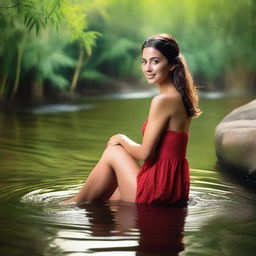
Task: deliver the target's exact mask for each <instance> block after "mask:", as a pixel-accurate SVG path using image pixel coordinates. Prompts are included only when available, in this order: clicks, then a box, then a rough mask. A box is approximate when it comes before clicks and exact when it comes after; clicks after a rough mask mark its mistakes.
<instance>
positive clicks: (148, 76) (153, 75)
mask: <svg viewBox="0 0 256 256" xmlns="http://www.w3.org/2000/svg"><path fill="white" fill-rule="evenodd" d="M145 75H146V77H147V78H148V79H152V78H154V77H155V74H145Z"/></svg>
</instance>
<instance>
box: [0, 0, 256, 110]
mask: <svg viewBox="0 0 256 256" xmlns="http://www.w3.org/2000/svg"><path fill="white" fill-rule="evenodd" d="M255 11H256V1H254V0H236V1H235V0H208V1H204V0H179V1H177V0H161V1H155V0H138V1H133V0H122V1H119V0H45V1H40V0H4V1H3V0H0V29H1V38H0V103H1V105H2V106H3V105H9V106H19V105H24V104H40V103H45V102H58V101H63V100H70V99H73V100H79V99H80V98H81V97H82V96H84V95H92V94H99V93H101V94H102V93H106V92H112V91H116V90H124V89H126V90H127V89H131V90H138V89H145V90H146V89H149V88H150V87H149V86H145V81H144V80H143V76H142V74H141V71H140V63H139V60H140V51H141V50H140V47H141V44H142V42H143V41H144V40H145V39H146V38H147V37H149V36H151V35H153V34H156V33H161V32H166V33H170V34H172V35H173V36H174V37H175V38H176V39H177V40H178V42H179V44H180V46H181V50H182V52H183V54H184V56H185V57H186V59H187V61H188V63H189V67H190V69H191V72H192V74H193V76H194V78H195V81H196V83H197V84H198V85H199V86H201V91H206V92H216V91H218V92H219V91H221V92H224V93H235V94H244V93H255V92H256V86H255V78H256V73H255V69H256V51H255V47H256V15H255Z"/></svg>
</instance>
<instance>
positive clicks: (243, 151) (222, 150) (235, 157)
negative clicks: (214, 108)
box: [215, 100, 256, 179]
mask: <svg viewBox="0 0 256 256" xmlns="http://www.w3.org/2000/svg"><path fill="white" fill-rule="evenodd" d="M215 148H216V155H217V157H218V159H219V162H220V164H221V165H225V167H230V168H229V169H230V170H231V171H232V169H233V170H234V171H237V170H238V171H240V172H241V173H242V174H244V175H245V176H247V177H249V178H252V179H255V178H256V100H253V101H251V102H249V103H247V104H246V105H243V106H241V107H238V108H236V109H235V110H233V111H232V112H231V113H229V114H228V115H227V116H226V117H225V118H224V119H223V120H222V121H221V122H220V124H219V125H218V126H217V127H216V129H215Z"/></svg>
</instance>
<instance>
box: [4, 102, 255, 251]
mask: <svg viewBox="0 0 256 256" xmlns="http://www.w3.org/2000/svg"><path fill="white" fill-rule="evenodd" d="M249 100H250V98H221V99H202V100H201V105H202V109H203V115H202V116H201V117H200V118H198V119H195V120H194V122H193V124H192V127H191V131H190V141H189V146H188V154H187V155H188V161H189V163H190V167H191V193H190V200H189V202H188V205H187V206H186V207H184V206H169V207H167V206H161V207H160V206H157V207H156V206H137V205H135V204H125V203H111V204H110V203H93V204H92V203H91V204H84V205H81V206H79V207H78V206H59V205H58V202H59V201H61V200H63V199H65V198H69V197H70V196H72V195H74V194H75V193H76V192H77V190H78V189H79V187H80V185H81V184H82V183H83V181H84V179H85V178H86V177H87V175H88V173H89V172H90V170H91V169H92V168H93V167H94V166H95V164H96V163H97V160H98V159H99V157H100V156H101V154H102V152H103V150H104V148H105V146H106V143H107V141H108V139H109V137H110V136H112V135H114V134H116V133H123V134H126V135H127V136H129V137H131V138H132V139H133V140H135V141H137V142H141V130H140V129H141V125H142V123H143V122H144V120H145V119H146V118H147V114H148V109H149V104H150V98H133V99H118V98H105V99H98V100H97V99H94V100H88V102H86V103H85V104H83V105H80V106H74V105H72V106H69V105H61V106H45V107H44V108H40V109H35V110H33V111H32V112H29V111H22V112H20V113H13V114H10V113H9V114H3V113H1V114H0V134H1V137H0V182H1V186H0V202H1V204H0V216H1V218H0V221H1V225H0V234H1V235H0V237H1V240H0V241H1V249H0V252H1V255H7V256H9V255H10V256H11V255H19V256H20V255H76V256H78V255H204V256H205V255H233V256H236V255H237V256H238V255H239V256H240V255H248V256H250V255H255V250H256V240H255V236H256V199H255V194H254V193H253V192H251V191H250V190H249V189H246V188H245V187H244V186H242V185H240V184H239V183H237V182H236V181H235V180H234V179H233V178H232V177H230V176H228V175H227V174H224V173H222V172H220V171H219V170H218V168H217V167H216V157H215V152H214V129H215V127H216V125H217V124H218V122H219V121H220V120H221V119H222V118H223V117H224V115H226V114H227V113H228V112H230V111H231V110H232V109H233V108H235V107H237V106H239V105H242V104H244V103H247V102H248V101H249Z"/></svg>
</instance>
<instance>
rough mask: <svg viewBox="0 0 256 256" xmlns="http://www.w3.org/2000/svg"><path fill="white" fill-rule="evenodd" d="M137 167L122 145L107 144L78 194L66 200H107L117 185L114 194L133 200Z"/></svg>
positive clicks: (122, 198)
mask: <svg viewBox="0 0 256 256" xmlns="http://www.w3.org/2000/svg"><path fill="white" fill-rule="evenodd" d="M139 169H140V165H139V164H138V163H137V161H136V160H135V159H134V158H133V157H132V156H131V155H129V154H128V153H127V151H126V150H125V149H124V148H123V147H122V146H120V145H116V146H108V147H107V148H106V149H105V151H104V152H103V154H102V156H101V158H100V160H99V162H98V163H97V165H96V166H95V167H94V169H93V170H92V172H91V173H90V175H89V176H88V178H87V179H86V181H85V183H84V185H83V187H82V188H81V189H80V191H79V192H78V194H77V195H76V196H74V197H73V198H71V199H70V200H68V201H66V202H86V201H99V200H101V201H103V200H107V199H109V198H110V197H111V195H112V194H113V193H114V191H116V189H117V187H118V190H119V192H117V191H116V192H115V194H116V193H120V196H121V200H122V201H126V202H135V197H136V190H137V174H138V171H139ZM111 199H113V197H112V198H111ZM114 199H117V197H114Z"/></svg>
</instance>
